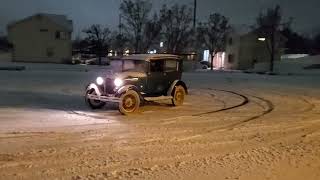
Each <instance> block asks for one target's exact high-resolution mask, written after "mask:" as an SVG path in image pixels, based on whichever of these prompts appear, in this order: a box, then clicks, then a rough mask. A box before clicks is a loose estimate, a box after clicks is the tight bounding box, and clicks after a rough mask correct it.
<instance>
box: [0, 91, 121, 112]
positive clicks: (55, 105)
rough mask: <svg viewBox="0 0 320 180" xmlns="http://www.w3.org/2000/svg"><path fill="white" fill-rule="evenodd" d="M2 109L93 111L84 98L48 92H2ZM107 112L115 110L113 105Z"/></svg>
mask: <svg viewBox="0 0 320 180" xmlns="http://www.w3.org/2000/svg"><path fill="white" fill-rule="evenodd" d="M0 99H1V101H0V108H32V109H52V110H62V111H92V110H91V109H90V108H89V107H88V106H87V105H86V103H85V100H84V97H83V96H80V95H74V94H59V93H48V92H28V91H12V90H10V91H3V90H1V91H0ZM106 108H107V109H106V110H111V111H113V110H115V109H116V107H115V106H114V105H112V104H110V105H107V107H106Z"/></svg>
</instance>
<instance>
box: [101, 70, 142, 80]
mask: <svg viewBox="0 0 320 180" xmlns="http://www.w3.org/2000/svg"><path fill="white" fill-rule="evenodd" d="M143 77H147V74H146V73H143V72H132V71H127V72H117V73H108V74H107V78H110V79H115V78H120V79H126V78H143Z"/></svg>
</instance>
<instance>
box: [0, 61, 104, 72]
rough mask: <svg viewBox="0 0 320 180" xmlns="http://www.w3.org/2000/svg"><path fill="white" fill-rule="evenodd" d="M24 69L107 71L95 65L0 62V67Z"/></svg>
mask: <svg viewBox="0 0 320 180" xmlns="http://www.w3.org/2000/svg"><path fill="white" fill-rule="evenodd" d="M21 66H23V67H25V68H26V70H31V71H76V72H87V71H98V72H99V71H103V70H106V69H108V66H96V65H69V64H50V63H17V62H0V67H21Z"/></svg>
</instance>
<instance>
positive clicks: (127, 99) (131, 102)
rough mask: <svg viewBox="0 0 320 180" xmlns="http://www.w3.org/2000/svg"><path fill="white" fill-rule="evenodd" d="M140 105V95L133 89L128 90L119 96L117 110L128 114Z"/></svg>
mask: <svg viewBox="0 0 320 180" xmlns="http://www.w3.org/2000/svg"><path fill="white" fill-rule="evenodd" d="M139 106H140V96H139V94H138V93H137V92H136V91H134V90H129V91H127V92H126V93H123V94H122V95H121V96H120V102H119V111H120V113H121V114H124V115H129V114H131V113H134V112H136V111H137V110H138V109H139Z"/></svg>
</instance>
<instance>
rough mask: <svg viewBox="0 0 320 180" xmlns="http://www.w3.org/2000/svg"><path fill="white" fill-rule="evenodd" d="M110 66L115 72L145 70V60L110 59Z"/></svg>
mask: <svg viewBox="0 0 320 180" xmlns="http://www.w3.org/2000/svg"><path fill="white" fill-rule="evenodd" d="M110 67H111V69H112V70H113V71H116V72H126V71H134V72H146V62H145V61H141V60H121V59H119V60H112V61H111V63H110Z"/></svg>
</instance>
